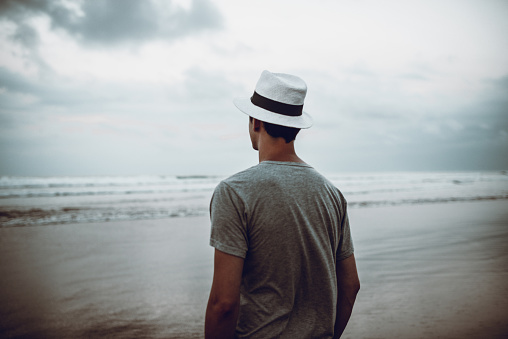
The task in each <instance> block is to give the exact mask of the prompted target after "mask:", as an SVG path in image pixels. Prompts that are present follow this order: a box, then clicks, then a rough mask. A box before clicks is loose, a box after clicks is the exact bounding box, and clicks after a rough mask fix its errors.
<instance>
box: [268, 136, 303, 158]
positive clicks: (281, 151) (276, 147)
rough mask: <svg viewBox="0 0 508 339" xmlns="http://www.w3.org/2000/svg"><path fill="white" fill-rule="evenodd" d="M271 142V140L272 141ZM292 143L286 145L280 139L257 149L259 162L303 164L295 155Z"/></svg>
mask: <svg viewBox="0 0 508 339" xmlns="http://www.w3.org/2000/svg"><path fill="white" fill-rule="evenodd" d="M272 141H273V140H272ZM294 146H295V145H294V141H292V142H289V143H286V142H285V141H284V140H283V139H282V138H277V140H275V141H273V142H270V143H264V144H262V145H260V147H259V162H263V161H286V162H300V163H305V162H304V161H303V160H302V159H300V157H298V155H296V152H295V147H294Z"/></svg>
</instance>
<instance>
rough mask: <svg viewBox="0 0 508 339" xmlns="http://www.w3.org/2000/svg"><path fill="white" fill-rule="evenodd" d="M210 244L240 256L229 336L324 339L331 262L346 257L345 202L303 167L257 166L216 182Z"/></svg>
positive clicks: (331, 297)
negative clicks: (235, 313) (236, 305)
mask: <svg viewBox="0 0 508 339" xmlns="http://www.w3.org/2000/svg"><path fill="white" fill-rule="evenodd" d="M211 219H212V233H211V240H210V243H211V245H212V246H214V247H215V248H216V249H217V250H220V251H222V252H225V253H227V254H231V255H235V256H238V257H241V258H244V266H243V275H242V285H241V301H240V311H239V318H238V326H237V336H239V337H250V338H271V337H277V336H280V337H288V338H289V337H292V338H295V337H331V336H332V335H333V327H334V323H335V307H336V301H337V280H336V272H335V263H336V260H342V259H344V258H346V257H348V256H350V255H351V254H352V253H353V247H352V242H351V238H350V233H349V223H348V219H347V212H346V202H345V200H344V198H343V196H342V194H341V193H340V192H339V190H338V189H337V188H335V187H334V186H333V185H332V184H331V183H330V182H329V181H327V180H326V179H325V178H324V177H323V176H321V175H320V174H319V173H318V172H316V171H315V170H314V169H313V168H312V167H310V166H308V165H306V164H303V163H293V162H276V161H263V162H261V163H260V164H259V165H257V166H254V167H252V168H250V169H248V170H245V171H243V172H240V173H238V174H236V175H234V176H232V177H230V178H228V179H226V180H224V181H223V182H222V183H221V184H219V186H218V187H217V188H216V190H215V193H214V197H213V199H212V202H211Z"/></svg>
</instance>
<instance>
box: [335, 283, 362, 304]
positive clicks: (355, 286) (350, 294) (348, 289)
mask: <svg viewBox="0 0 508 339" xmlns="http://www.w3.org/2000/svg"><path fill="white" fill-rule="evenodd" d="M359 291H360V280H358V279H355V280H352V281H347V282H343V283H342V284H340V286H339V293H341V294H343V295H345V296H347V298H348V299H352V300H354V299H355V298H356V295H357V294H358V292H359Z"/></svg>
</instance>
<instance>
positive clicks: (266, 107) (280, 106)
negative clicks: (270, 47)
mask: <svg viewBox="0 0 508 339" xmlns="http://www.w3.org/2000/svg"><path fill="white" fill-rule="evenodd" d="M306 94H307V85H306V84H305V82H304V81H303V80H302V79H300V78H299V77H297V76H294V75H291V74H284V73H271V72H269V71H263V73H261V76H260V77H259V80H258V82H257V84H256V89H255V91H254V94H253V95H252V97H250V98H238V99H235V100H234V101H233V103H234V104H235V106H236V107H237V108H238V109H239V110H240V111H242V112H243V113H245V114H247V115H249V116H251V117H253V118H255V119H258V120H261V121H264V122H269V123H272V124H275V125H281V126H287V127H294V128H309V127H311V126H312V118H311V116H310V115H309V114H307V113H306V112H304V111H303V101H304V99H305V95H306Z"/></svg>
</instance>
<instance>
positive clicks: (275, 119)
mask: <svg viewBox="0 0 508 339" xmlns="http://www.w3.org/2000/svg"><path fill="white" fill-rule="evenodd" d="M233 103H234V104H235V106H236V107H237V108H238V109H239V110H240V111H242V112H243V113H245V114H247V115H248V116H251V117H253V118H254V119H258V120H261V121H264V122H269V123H271V124H275V125H280V126H286V127H294V128H309V127H311V126H312V118H311V116H310V115H309V114H308V113H306V112H302V115H300V116H297V117H292V116H287V115H283V114H278V113H274V112H270V111H268V110H266V109H263V108H261V107H258V106H256V105H254V104H253V103H252V102H251V101H250V98H247V99H245V98H237V99H234V100H233Z"/></svg>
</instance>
